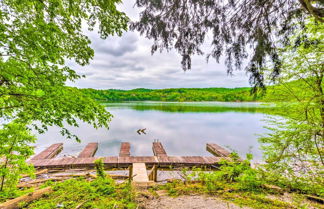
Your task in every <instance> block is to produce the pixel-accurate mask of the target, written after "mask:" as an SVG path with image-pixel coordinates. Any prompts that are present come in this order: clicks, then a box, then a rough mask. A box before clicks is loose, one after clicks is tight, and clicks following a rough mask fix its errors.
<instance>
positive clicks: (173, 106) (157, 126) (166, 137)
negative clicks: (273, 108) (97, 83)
mask: <svg viewBox="0 0 324 209" xmlns="http://www.w3.org/2000/svg"><path fill="white" fill-rule="evenodd" d="M106 105H107V109H108V111H110V112H111V113H112V114H113V115H114V118H113V119H112V121H111V123H110V129H109V130H107V129H97V130H96V129H94V128H92V127H91V126H89V125H87V124H84V123H81V124H80V127H79V128H73V127H72V128H71V130H72V132H73V133H76V134H77V135H78V136H79V137H80V138H81V140H82V142H81V143H77V142H75V141H72V140H68V139H64V138H63V137H62V136H61V135H60V134H59V129H58V128H56V127H51V128H49V131H48V132H47V133H46V134H43V135H40V136H39V140H38V142H37V150H36V151H37V152H38V151H40V150H42V149H44V148H45V147H47V146H49V145H50V144H52V143H57V142H64V151H63V153H62V154H71V155H76V154H77V153H78V152H79V151H81V149H82V148H83V147H84V146H85V145H86V144H87V143H89V142H99V149H98V152H97V154H96V155H97V156H108V155H118V152H119V146H120V142H123V141H128V142H130V143H131V146H132V147H131V154H132V155H152V142H153V140H154V139H158V140H159V141H161V142H162V143H163V145H164V147H165V149H166V151H167V153H168V154H169V155H202V156H208V155H210V154H209V153H208V152H207V151H206V150H205V146H206V143H207V142H212V143H218V144H220V145H223V146H227V147H231V148H232V149H234V150H236V151H238V152H239V154H241V155H242V154H243V155H244V154H245V153H247V152H249V149H250V148H251V147H252V149H251V151H252V153H253V154H254V156H255V159H261V157H262V156H261V151H260V150H259V149H258V142H257V136H256V134H262V133H264V132H265V129H264V128H263V125H264V122H263V121H262V119H263V117H264V113H262V112H265V111H264V108H260V104H258V103H218V102H201V103H197V102H195V103H181V104H179V103H161V102H134V103H129V102H128V103H110V104H106ZM262 109H263V110H262ZM139 128H146V130H147V131H146V132H147V134H146V135H139V134H137V132H136V131H137V130H138V129H139Z"/></svg>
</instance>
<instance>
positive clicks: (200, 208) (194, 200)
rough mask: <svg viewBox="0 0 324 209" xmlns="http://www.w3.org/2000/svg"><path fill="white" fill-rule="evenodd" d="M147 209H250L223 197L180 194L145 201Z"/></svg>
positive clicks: (144, 206) (144, 204) (144, 205)
mask: <svg viewBox="0 0 324 209" xmlns="http://www.w3.org/2000/svg"><path fill="white" fill-rule="evenodd" d="M143 208H146V209H214V208H217V209H240V208H244V209H248V208H249V207H240V206H238V205H235V204H233V203H229V202H226V201H224V200H221V199H217V198H213V197H207V196H202V195H199V196H188V195H185V196H179V197H168V196H160V197H157V198H154V199H151V200H147V201H145V203H143Z"/></svg>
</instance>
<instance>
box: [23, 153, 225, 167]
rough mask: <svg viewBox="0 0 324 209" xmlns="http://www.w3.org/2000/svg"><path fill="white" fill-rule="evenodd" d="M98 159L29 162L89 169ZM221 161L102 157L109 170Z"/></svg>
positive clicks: (199, 164)
mask: <svg viewBox="0 0 324 209" xmlns="http://www.w3.org/2000/svg"><path fill="white" fill-rule="evenodd" d="M97 159H99V157H88V158H70V157H65V158H54V159H41V160H30V161H29V163H31V164H33V165H34V166H35V167H36V168H89V167H91V168H92V167H94V161H95V160H97ZM221 159H229V158H227V157H214V156H210V157H201V156H166V157H165V156H163V157H156V156H131V157H117V156H111V157H104V158H103V161H104V165H105V167H110V168H113V167H114V168H117V167H119V168H127V167H128V166H130V165H132V164H133V163H145V164H146V165H147V166H150V167H151V166H154V165H158V166H160V167H169V166H173V167H182V166H190V167H191V166H197V167H199V166H210V165H216V164H217V163H218V162H219V161H220V160H221Z"/></svg>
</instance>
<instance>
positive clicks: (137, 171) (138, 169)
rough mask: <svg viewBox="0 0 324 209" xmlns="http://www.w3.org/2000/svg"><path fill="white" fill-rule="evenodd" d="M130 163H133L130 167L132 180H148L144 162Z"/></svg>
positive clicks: (142, 181)
mask: <svg viewBox="0 0 324 209" xmlns="http://www.w3.org/2000/svg"><path fill="white" fill-rule="evenodd" d="M132 165H133V168H132V176H133V182H136V183H144V182H149V178H148V175H147V170H146V165H145V163H133V164H132Z"/></svg>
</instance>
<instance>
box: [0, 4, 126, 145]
mask: <svg viewBox="0 0 324 209" xmlns="http://www.w3.org/2000/svg"><path fill="white" fill-rule="evenodd" d="M117 3H120V1H119V0H112V1H98V0H94V1H90V0H78V1H69V0H51V1H48V0H42V1H33V0H26V1H15V0H6V1H1V2H0V8H1V12H0V117H1V118H2V117H5V118H10V119H15V118H19V119H20V120H24V121H28V122H30V121H31V122H33V121H38V123H33V126H34V128H36V129H37V130H38V131H39V132H44V131H46V130H47V126H52V125H57V126H59V127H61V128H62V131H61V133H62V134H64V135H66V136H68V137H69V138H71V137H74V138H77V136H74V135H73V134H72V133H70V132H69V131H68V130H67V129H66V128H64V124H63V121H64V122H66V123H67V124H69V125H72V126H77V125H78V124H77V122H76V120H75V118H79V119H81V120H82V121H84V122H88V123H90V124H92V125H94V126H95V127H98V126H106V127H107V126H108V122H109V119H110V116H111V115H110V114H109V113H107V112H106V111H105V110H104V108H103V107H102V106H100V105H98V104H97V103H96V102H94V101H92V100H91V98H89V97H86V96H84V95H83V94H81V93H80V92H79V90H78V89H76V88H70V87H67V86H66V85H65V83H66V82H67V81H70V82H71V81H72V82H73V81H75V80H76V79H79V78H80V76H79V75H77V74H76V72H75V71H74V70H73V69H71V68H70V67H67V66H66V65H65V64H66V61H67V60H69V61H71V62H75V63H76V64H79V65H86V64H88V63H89V61H90V60H91V59H92V58H93V55H94V52H93V50H92V49H91V48H90V40H89V39H88V37H87V36H85V35H83V28H84V26H88V29H89V30H93V29H94V28H95V27H96V26H99V30H98V32H99V34H100V36H101V37H102V38H106V37H107V36H109V35H114V34H117V35H121V33H122V31H123V30H125V29H126V28H127V21H128V18H127V17H126V16H125V14H124V13H122V12H119V11H118V10H117V9H116V4H117ZM39 122H40V123H39ZM77 139H78V138H77Z"/></svg>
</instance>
